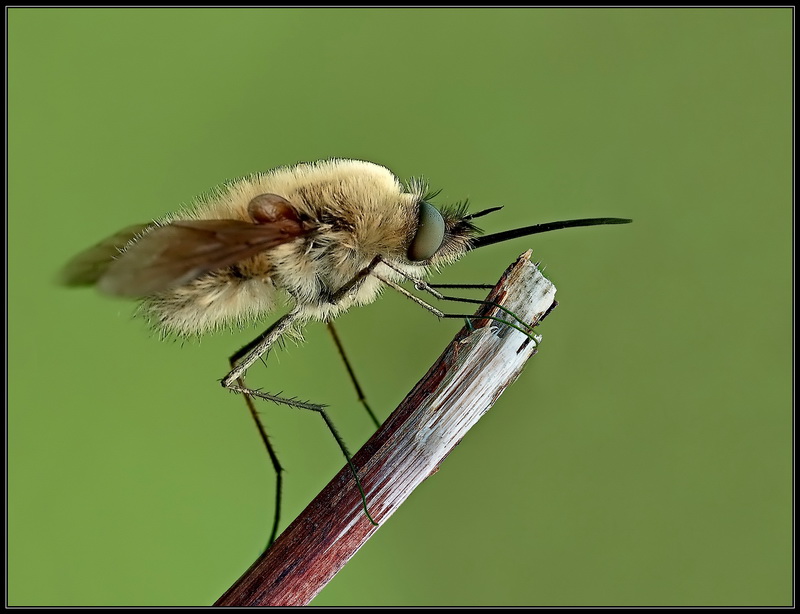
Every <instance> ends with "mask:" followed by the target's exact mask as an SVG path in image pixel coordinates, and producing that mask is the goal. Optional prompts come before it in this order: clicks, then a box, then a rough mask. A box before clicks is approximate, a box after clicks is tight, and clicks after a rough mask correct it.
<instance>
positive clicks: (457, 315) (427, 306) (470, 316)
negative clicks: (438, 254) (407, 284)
mask: <svg viewBox="0 0 800 614" xmlns="http://www.w3.org/2000/svg"><path fill="white" fill-rule="evenodd" d="M373 274H374V275H375V277H377V278H378V279H380V280H381V281H382V282H383V283H385V284H386V285H387V286H389V287H391V288H393V289H395V290H397V291H398V292H399V293H400V294H402V295H403V296H405V297H407V298H410V299H411V300H412V301H414V302H415V303H416V304H417V305H419V306H420V307H423V308H425V309H427V310H428V311H430V312H431V313H432V314H433V315H435V316H436V317H437V318H457V319H459V320H461V319H464V320H466V321H467V324H469V321H470V320H494V321H495V322H500V323H501V324H505V325H507V326H510V327H511V328H514V329H516V330H518V331H519V332H521V333H522V334H524V335H525V336H526V337H528V339H530V340H531V341H533V342H534V343H538V341H537V339H536V336H535V335H534V333H533V327H531V326H530V325H529V324H527V323H526V322H523V321H522V320H520V319H519V318H518V317H517V316H516V315H515V314H514V313H513V312H511V311H509V310H508V309H506V308H505V307H503V306H502V305H500V304H499V303H495V302H493V301H479V300H476V299H460V298H458V297H453V298H451V297H446V296H443V295H442V294H440V293H438V292H436V291H435V290H432V289H431V290H429V291H430V292H431V293H432V294H433V295H434V296H435V297H436V298H439V299H443V300H456V301H460V302H465V303H477V304H479V305H491V306H493V307H497V308H498V309H500V310H501V311H504V312H506V313H507V314H509V315H510V316H511V317H513V318H514V319H515V320H516V321H517V322H519V323H520V324H521V325H522V326H518V325H516V324H514V323H513V322H509V321H507V320H503V319H502V318H498V317H495V316H475V315H474V314H465V313H444V312H443V311H441V310H440V309H436V307H434V306H433V305H431V304H429V303H426V302H425V301H423V300H422V299H421V298H419V297H418V296H415V295H413V294H411V292H409V291H408V290H406V289H405V288H403V286H401V285H399V284H396V283H394V282H393V281H391V280H388V279H386V278H385V277H382V276H380V275H378V274H377V273H373ZM412 281H414V283H415V286H416V285H417V282H418V280H412ZM419 283H420V284H421V285H420V286H418V287H419V289H420V290H428V289H429V288H430V287H429V286H428V284H426V283H425V282H424V281H420V282H419ZM523 327H524V328H523ZM470 328H471V327H470Z"/></svg>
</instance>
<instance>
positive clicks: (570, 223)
mask: <svg viewBox="0 0 800 614" xmlns="http://www.w3.org/2000/svg"><path fill="white" fill-rule="evenodd" d="M632 221H633V220H630V219H627V218H623V217H590V218H584V219H580V220H563V221H561V222H547V223H545V224H534V225H533V226H525V227H524V228H515V229H514V230H506V231H504V232H497V233H495V234H491V235H484V236H483V237H477V238H475V239H473V240H472V246H471V247H472V249H478V248H479V247H485V246H487V245H492V244H493V243H500V242H501V241H508V240H509V239H516V238H517V237H527V236H528V235H535V234H539V233H540V232H550V231H551V230H561V229H562V228H575V227H578V226H600V225H603V224H630V223H631V222H632Z"/></svg>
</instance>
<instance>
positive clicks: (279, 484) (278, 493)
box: [230, 339, 283, 548]
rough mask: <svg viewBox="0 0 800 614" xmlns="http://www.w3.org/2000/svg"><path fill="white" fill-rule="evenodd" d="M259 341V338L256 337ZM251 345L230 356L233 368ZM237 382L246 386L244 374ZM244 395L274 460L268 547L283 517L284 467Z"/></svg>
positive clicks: (252, 406) (249, 400)
mask: <svg viewBox="0 0 800 614" xmlns="http://www.w3.org/2000/svg"><path fill="white" fill-rule="evenodd" d="M256 341H258V339H256ZM248 348H249V346H245V347H243V348H242V349H241V350H239V351H238V352H236V354H234V355H233V356H231V358H230V363H231V368H233V367H235V366H236V361H237V360H239V359H240V358H241V357H242V356H243V355H244V354H245V353H246V352H247V351H249V349H248ZM236 383H237V384H238V385H239V386H241V387H242V388H246V384H245V382H244V375H241V376H239V377H238V378H236ZM242 397H243V398H244V402H245V404H246V405H247V410H248V411H249V412H250V416H251V417H252V418H253V421H254V422H255V423H256V428H257V429H258V434H259V435H260V436H261V441H263V442H264V447H265V448H266V449H267V454H268V455H269V459H270V461H271V462H272V468H273V469H275V518H274V519H273V521H272V531H271V532H270V535H269V541H268V542H267V548H269V547H270V546H271V545H272V542H274V541H275V538H276V537H277V536H278V525H279V524H280V519H281V497H282V495H283V467H282V466H281V463H280V461H279V460H278V455H277V454H276V453H275V449H274V448H273V447H272V443H271V442H270V440H269V437H268V436H267V431H266V429H265V428H264V424H263V423H262V422H261V418H260V417H259V415H258V412H257V411H256V408H255V405H254V404H253V397H251V396H250V395H249V394H247V393H243V394H242Z"/></svg>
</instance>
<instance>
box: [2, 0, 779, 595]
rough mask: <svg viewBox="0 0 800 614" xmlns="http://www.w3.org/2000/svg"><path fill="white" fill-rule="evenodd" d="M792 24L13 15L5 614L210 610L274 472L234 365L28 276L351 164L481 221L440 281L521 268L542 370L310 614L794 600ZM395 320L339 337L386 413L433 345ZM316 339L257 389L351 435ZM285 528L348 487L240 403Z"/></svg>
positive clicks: (231, 341)
mask: <svg viewBox="0 0 800 614" xmlns="http://www.w3.org/2000/svg"><path fill="white" fill-rule="evenodd" d="M791 52H792V11H791V9H788V8H787V9H758V10H757V9H727V10H719V9H710V10H698V9H688V10H672V9H654V10H643V9H631V10H610V9H605V10H591V9H552V10H540V9H520V10H517V9H513V10H512V9H478V10H475V9H428V10H425V9H413V10H408V9H391V10H390V9H374V10H373V9H369V10H364V9H361V10H359V9H333V10H326V9H285V10H284V9H281V10H274V9H202V10H201V9H194V10H181V9H147V10H143V9H110V10H98V9H71V10H54V9H38V10H36V9H10V10H9V11H8V57H9V60H8V80H9V90H8V96H9V110H8V128H9V146H8V153H9V157H8V178H9V186H8V198H9V207H8V221H9V233H8V234H9V247H8V249H9V258H8V262H9V346H8V358H9V363H8V381H9V391H8V395H9V398H8V400H9V402H8V405H9V416H8V427H9V437H8V444H9V445H8V502H9V520H8V535H9V551H8V563H9V567H8V602H9V603H10V604H11V605H204V604H210V603H212V602H213V601H214V600H215V599H216V598H217V597H218V596H219V595H220V594H221V593H222V592H223V591H224V590H225V589H226V588H227V587H228V586H229V585H230V584H231V583H232V582H233V581H235V580H236V579H237V578H238V577H239V576H240V575H241V573H242V572H244V570H245V569H246V568H247V567H248V565H249V564H250V563H251V562H252V561H253V559H254V558H255V557H256V556H257V555H258V554H259V552H260V549H261V547H262V546H263V545H264V542H265V539H266V537H267V534H268V530H269V526H270V522H271V518H272V512H273V508H272V501H273V494H272V493H273V484H274V481H273V476H272V474H271V470H270V468H269V466H268V464H267V460H266V457H265V454H264V451H263V449H262V447H261V443H260V442H259V440H258V437H257V434H256V433H255V431H254V429H253V427H252V425H251V423H250V418H249V417H248V416H247V415H246V411H245V408H244V406H243V404H242V403H241V401H240V400H239V399H237V398H234V397H233V396H232V395H230V394H227V393H225V392H224V391H223V390H222V389H221V388H220V387H219V385H218V383H217V380H219V379H220V378H221V377H222V376H223V375H224V374H225V373H226V371H227V357H228V356H229V355H230V354H231V353H232V352H233V351H234V350H236V349H238V348H239V347H240V346H242V345H243V344H244V343H246V342H247V341H249V340H250V339H251V338H253V337H254V336H255V335H256V334H257V333H259V332H260V331H261V330H262V329H263V328H264V327H265V326H266V325H268V324H269V323H270V322H271V321H272V318H270V319H267V320H265V321H264V322H258V323H254V324H253V326H252V327H250V328H248V329H246V330H241V331H237V332H235V333H222V334H218V335H215V336H210V337H207V338H204V339H203V340H202V343H200V342H197V341H187V342H183V343H181V342H172V343H161V342H159V341H158V339H157V336H156V335H155V334H153V333H152V332H151V331H149V330H148V329H147V327H146V325H145V323H144V322H143V321H141V320H137V319H132V318H131V314H132V312H133V305H132V304H130V303H126V302H124V301H115V300H110V299H106V298H103V297H101V296H99V295H97V294H96V293H95V292H93V291H72V290H66V289H62V288H59V287H57V286H56V285H54V283H53V279H54V276H55V274H56V272H57V271H58V269H59V267H60V266H61V265H62V264H63V263H64V262H65V261H66V260H67V259H68V258H69V257H70V256H72V255H73V254H74V253H75V252H77V251H79V250H81V249H83V248H85V247H88V246H89V245H91V244H93V243H94V242H95V241H97V240H99V239H100V238H102V237H104V236H106V235H108V234H110V233H111V232H113V231H116V230H118V229H119V228H122V227H124V226H127V225H129V224H132V223H136V222H142V221H147V220H149V219H151V218H153V217H157V216H160V215H162V214H163V213H166V212H168V211H170V210H174V209H176V208H177V207H178V206H179V205H181V204H182V203H186V202H188V201H190V200H191V199H192V198H193V197H194V196H195V195H196V194H198V193H201V192H203V191H204V190H206V189H208V188H209V187H211V186H214V185H216V184H218V183H220V182H223V181H225V180H227V179H231V178H234V177H238V176H241V175H245V174H248V173H251V172H256V171H262V170H267V169H270V168H272V167H275V166H279V165H283V164H291V163H294V162H296V161H299V160H314V159H319V158H326V157H332V156H341V157H354V158H362V159H367V160H372V161H375V162H378V163H382V164H385V165H387V166H389V167H390V168H391V169H392V170H393V171H395V172H396V173H397V174H398V175H399V176H400V177H402V178H404V179H406V178H410V177H414V176H424V177H425V178H427V179H428V180H429V181H430V183H431V185H432V186H433V187H436V188H443V192H442V194H441V195H440V196H439V197H438V199H437V200H436V201H434V202H438V203H444V202H449V201H455V200H459V199H463V198H469V199H470V201H471V203H472V206H473V207H474V210H477V208H484V207H488V206H493V205H497V204H502V205H505V208H504V209H503V211H502V212H500V213H495V214H493V215H492V216H489V217H487V218H484V219H483V220H481V221H482V223H483V224H482V225H483V227H484V228H485V229H487V230H489V231H499V230H504V229H507V228H511V227H514V226H519V225H527V224H533V223H536V222H543V221H551V220H557V219H567V218H574V217H584V216H606V215H612V216H625V217H632V218H635V223H634V224H633V225H631V226H613V227H604V228H591V229H577V230H566V231H563V232H557V233H551V234H549V235H542V236H539V237H533V238H528V239H519V240H516V241H514V242H513V243H506V244H503V245H497V246H493V247H490V248H487V249H486V250H482V251H481V252H476V253H474V254H470V255H469V256H468V257H467V258H465V259H464V260H463V261H461V262H460V263H458V264H457V265H454V266H453V267H451V268H449V269H447V270H446V271H444V272H443V274H442V275H441V276H439V277H438V278H437V280H438V281H440V282H473V283H476V282H481V283H487V282H488V283H494V282H495V281H496V279H497V278H498V277H499V275H500V273H501V272H502V271H503V269H504V268H505V267H506V265H508V264H509V263H510V262H511V261H512V260H513V259H514V258H515V257H516V256H517V255H518V254H519V253H521V252H522V251H524V250H525V249H527V248H528V247H533V249H534V258H535V259H538V260H540V261H541V262H542V263H543V264H544V265H546V269H545V273H546V274H547V275H548V276H549V277H550V278H551V279H552V280H553V281H554V283H555V284H556V286H557V287H558V299H559V301H560V306H559V308H558V309H557V310H556V311H555V312H554V313H553V314H552V315H551V316H550V317H549V319H548V320H547V322H546V323H545V324H544V325H543V326H542V328H541V332H542V333H543V335H544V343H543V345H542V350H541V352H540V353H539V355H538V356H536V357H535V358H534V359H533V360H532V361H531V362H530V363H529V364H528V368H527V370H526V371H525V372H524V373H523V375H522V377H521V378H520V380H519V381H518V382H517V383H516V384H515V385H514V386H512V387H511V388H510V389H509V390H508V391H507V392H506V393H505V395H504V396H503V397H502V398H501V399H500V401H499V402H498V403H497V404H496V405H495V407H494V408H493V409H492V411H490V412H489V413H488V414H487V415H486V417H485V418H484V419H483V420H482V421H481V422H480V423H479V424H478V425H477V427H476V428H474V429H473V430H472V431H471V432H470V433H469V435H468V436H467V437H466V438H465V440H464V441H463V442H462V444H461V445H460V446H458V448H457V449H456V450H455V451H454V452H453V454H451V455H450V457H449V458H448V459H447V461H446V462H445V463H444V465H443V467H442V470H441V471H440V472H439V473H437V474H436V475H435V476H434V477H432V478H431V479H429V480H427V481H426V482H425V483H424V484H423V485H422V486H421V488H419V489H418V490H417V491H416V492H415V493H414V494H413V495H412V496H411V498H410V499H409V500H408V501H407V503H406V504H405V505H404V506H403V507H402V508H401V510H400V511H399V512H398V513H397V514H395V515H394V516H393V517H392V518H391V519H390V520H389V521H388V522H387V523H386V524H385V525H384V526H383V527H381V529H380V530H379V531H378V533H377V534H376V535H375V537H374V538H373V539H372V540H370V541H369V543H368V544H367V545H366V546H365V547H364V548H363V549H362V550H361V551H360V552H359V553H358V554H357V555H356V556H355V558H354V559H353V560H352V561H351V562H350V564H349V565H347V567H346V568H345V569H344V570H343V571H342V572H341V573H340V574H339V575H338V576H337V577H336V578H335V579H334V580H333V581H332V582H331V583H330V584H329V585H328V587H327V588H325V589H324V591H323V592H322V593H321V594H320V595H319V596H318V597H317V599H316V600H315V601H314V604H315V605H539V606H559V605H562V606H570V605H571V606H579V605H618V606H625V605H631V606H632V605H641V606H658V605H700V606H722V605H725V606H736V605H746V606H766V605H772V606H775V605H787V604H790V603H791V600H792V584H791V577H792V576H791V570H792V567H791V562H792V550H791V536H792V531H791V529H792V524H791V523H792V490H791V484H792V431H791V426H792V346H791V324H792V294H791V291H792V290H791V288H792V265H791V262H792V251H791V244H792V227H791V222H792V192H791V179H792V174H791V172H792V158H791V155H792V140H791V120H792V115H791V113H792V97H791V96H792V81H791V77H792V72H791V71H792V65H791V58H792V55H791ZM458 327H459V325H458V323H456V322H452V321H450V322H447V321H444V322H438V321H437V320H436V319H435V318H433V317H431V316H430V314H428V313H427V312H425V311H423V310H421V309H418V308H416V307H414V306H413V305H412V304H411V303H408V302H407V301H406V300H405V299H403V298H402V297H398V296H394V295H392V294H389V295H386V296H385V297H384V298H383V299H382V300H380V301H378V302H376V303H375V304H373V305H370V306H367V307H364V308H361V309H357V310H353V311H351V312H350V313H348V314H346V315H345V316H343V317H342V318H341V319H340V320H339V330H340V333H341V335H342V336H343V340H344V342H345V343H346V346H347V348H348V350H349V353H350V354H351V358H352V360H353V362H354V363H355V367H356V369H357V373H358V374H359V376H360V378H361V380H362V383H363V385H364V387H365V388H366V390H367V394H368V397H369V399H370V401H371V402H372V405H373V407H374V408H376V410H377V411H378V413H379V414H380V415H381V417H385V416H387V415H388V414H389V413H390V411H391V410H392V409H393V408H394V407H395V406H396V405H397V403H398V402H399V401H400V400H401V399H402V398H403V396H404V394H405V393H406V392H407V391H408V390H410V389H411V387H412V386H413V384H414V383H415V382H416V381H417V380H418V379H419V377H420V376H421V375H422V374H423V373H424V372H425V370H426V369H427V367H428V366H429V365H430V363H431V362H432V361H433V360H434V359H435V358H436V357H437V356H438V355H439V353H440V352H441V350H442V349H443V348H444V346H445V345H446V343H447V342H448V341H449V339H450V338H451V337H452V336H453V334H454V333H455V332H456V330H457V329H458ZM345 377H346V376H345V371H344V368H343V366H342V365H341V364H340V362H339V361H338V359H337V357H336V354H335V350H334V347H333V344H332V343H331V340H330V339H329V338H328V336H327V332H326V331H325V328H324V326H322V325H320V324H315V325H311V326H310V327H309V328H308V329H307V342H306V343H305V344H304V345H302V346H299V347H294V346H290V347H289V348H287V349H286V350H285V351H283V352H280V353H278V354H277V356H275V357H273V358H272V359H271V361H270V367H269V369H268V373H267V370H265V369H263V368H255V369H254V370H253V372H252V380H251V381H252V382H253V383H254V384H256V385H261V386H264V387H266V388H267V389H270V390H276V391H277V390H283V391H285V392H286V393H287V394H296V395H298V396H301V397H304V398H311V399H314V400H317V401H323V402H327V403H329V404H331V405H332V406H333V410H332V411H333V416H334V419H335V420H336V422H337V424H338V426H339V427H340V429H341V431H342V432H343V434H344V436H345V437H346V439H347V441H348V442H349V444H350V447H351V448H353V449H356V448H358V447H359V446H360V445H361V443H363V441H365V440H366V438H367V437H368V436H369V435H370V433H371V426H370V422H369V421H368V419H367V418H366V417H365V415H364V414H363V411H362V410H361V408H360V407H359V406H358V404H357V402H356V399H355V396H354V394H353V392H352V390H351V388H350V385H349V383H346V379H345ZM263 410H264V412H265V413H266V414H267V423H268V424H269V427H270V430H271V434H272V438H273V441H274V443H275V445H276V446H277V448H278V450H279V452H280V454H281V459H282V461H283V463H284V465H285V467H286V468H287V470H288V472H287V475H286V491H285V512H284V518H285V520H286V521H287V522H288V521H289V520H291V518H293V517H294V516H295V515H296V514H297V513H298V512H299V511H300V510H301V509H302V508H303V507H304V506H305V504H306V503H307V502H308V501H309V500H310V499H311V498H312V497H313V496H314V495H315V494H316V493H317V492H318V491H319V490H320V489H321V488H322V487H323V486H324V485H325V484H326V483H327V482H328V480H329V479H330V478H331V477H332V476H333V475H334V473H335V472H336V471H337V470H338V469H339V468H340V467H341V466H342V464H343V463H342V459H341V456H340V455H339V452H338V450H337V448H336V446H335V444H334V442H333V441H331V440H330V437H329V435H328V434H327V432H326V431H325V428H324V425H323V424H322V422H321V421H320V420H319V419H318V418H317V417H316V416H314V415H304V414H303V413H302V412H296V411H292V410H290V409H285V408H280V407H276V406H271V405H270V406H266V405H265V406H263Z"/></svg>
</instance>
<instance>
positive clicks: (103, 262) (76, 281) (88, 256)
mask: <svg viewBox="0 0 800 614" xmlns="http://www.w3.org/2000/svg"><path fill="white" fill-rule="evenodd" d="M155 225H156V224H155V223H154V222H148V223H146V224H134V225H132V226H128V227H126V228H123V229H122V230H120V231H118V232H115V233H114V234H113V235H111V236H110V237H107V238H105V239H103V240H102V241H100V242H99V243H97V244H96V245H93V246H92V247H90V248H89V249H86V250H84V251H82V252H80V253H79V254H76V255H75V256H73V257H72V258H71V259H70V260H69V262H67V264H65V265H64V267H63V268H62V269H61V270H60V271H59V273H58V276H57V277H56V283H58V284H59V285H62V286H67V287H82V286H93V285H95V284H96V283H97V282H98V281H99V280H100V278H101V277H102V276H103V275H104V274H105V273H106V271H107V270H108V267H110V266H111V264H112V263H113V262H114V259H115V258H117V256H119V254H120V253H121V252H122V251H123V250H124V249H125V246H126V245H128V243H130V242H131V241H133V240H134V239H136V238H137V237H138V236H140V235H141V234H143V233H144V232H145V231H146V230H148V229H149V228H152V227H153V226H155Z"/></svg>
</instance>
